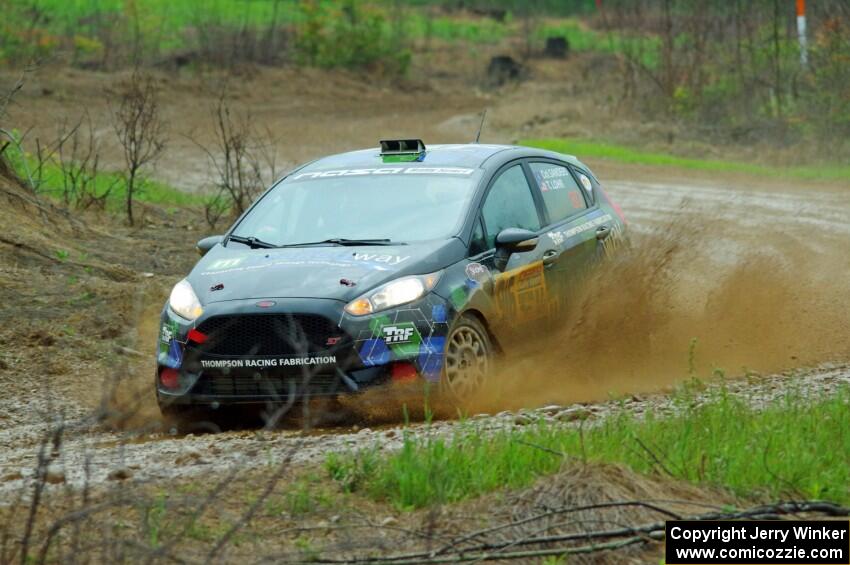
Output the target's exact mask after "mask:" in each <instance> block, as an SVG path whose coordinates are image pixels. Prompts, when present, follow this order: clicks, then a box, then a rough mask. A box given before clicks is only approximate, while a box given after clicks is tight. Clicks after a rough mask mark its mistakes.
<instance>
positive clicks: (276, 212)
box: [233, 167, 481, 246]
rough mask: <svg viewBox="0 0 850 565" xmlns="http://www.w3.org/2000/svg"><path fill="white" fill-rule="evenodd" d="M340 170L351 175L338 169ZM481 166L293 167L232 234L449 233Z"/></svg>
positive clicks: (398, 238) (402, 236)
mask: <svg viewBox="0 0 850 565" xmlns="http://www.w3.org/2000/svg"><path fill="white" fill-rule="evenodd" d="M377 171H383V173H378V174H376V173H377ZM387 171H391V172H390V173H389V174H386V172H387ZM409 171H415V173H411V172H409ZM427 171H433V173H428V172H427ZM331 173H334V174H331ZM345 173H348V174H349V175H352V176H341V175H342V174H345ZM480 174H481V172H480V171H479V170H477V169H456V168H451V169H449V168H430V169H424V168H418V169H414V168H409V169H406V168H401V167H399V168H382V169H356V170H351V171H324V172H310V173H301V174H297V173H296V174H295V175H293V176H291V177H289V178H287V179H285V180H284V181H283V182H281V183H280V184H278V185H277V186H276V187H275V188H274V189H272V190H271V192H269V193H268V194H267V195H266V196H265V198H263V200H262V201H261V202H260V203H259V204H258V205H257V206H255V207H254V209H253V210H251V212H250V213H249V214H248V215H247V216H246V217H245V218H244V219H243V220H242V221H241V222H240V223H239V225H238V226H237V228H236V230H234V232H233V235H234V236H241V237H243V238H247V237H254V238H256V239H259V240H262V241H263V242H267V243H269V244H271V245H278V246H279V245H295V244H299V243H310V242H322V241H325V240H328V239H353V240H363V239H373V240H374V239H388V240H390V241H391V242H393V243H406V242H414V241H426V240H432V239H443V238H448V237H451V236H453V235H454V234H455V233H456V232H457V230H458V229H459V227H460V222H461V221H462V217H463V214H464V212H465V211H466V209H467V206H468V204H469V201H470V199H471V198H472V194H473V192H474V189H475V186H476V184H477V183H478V180H479V178H480ZM320 175H329V176H320Z"/></svg>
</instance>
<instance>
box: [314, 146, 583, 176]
mask: <svg viewBox="0 0 850 565" xmlns="http://www.w3.org/2000/svg"><path fill="white" fill-rule="evenodd" d="M500 153H502V154H504V155H503V156H504V157H508V155H512V156H515V157H517V158H518V157H528V156H533V155H538V156H550V157H554V158H557V159H562V160H566V161H568V162H571V163H575V164H579V165H580V163H579V162H578V160H577V159H576V158H575V157H572V156H570V155H561V154H560V153H553V152H551V151H545V150H542V149H534V148H530V147H521V146H516V145H490V144H484V143H481V144H478V143H468V144H450V145H427V144H426V152H425V157H424V158H423V159H422V160H421V161H412V162H408V163H405V165H406V166H409V167H417V166H422V167H474V168H478V167H481V166H482V165H483V164H484V162H485V161H487V160H488V159H490V158H491V157H493V156H494V155H496V154H500ZM384 164H385V161H384V159H383V158H382V157H381V150H380V149H379V148H378V147H372V148H369V149H360V150H358V151H349V152H348V153H339V154H337V155H329V156H327V157H322V158H321V159H317V160H315V161H313V162H312V163H309V164H307V165H306V166H305V167H303V168H302V169H300V171H301V172H311V171H325V170H329V169H351V168H372V167H377V166H381V165H384Z"/></svg>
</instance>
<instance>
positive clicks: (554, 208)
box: [527, 159, 612, 314]
mask: <svg viewBox="0 0 850 565" xmlns="http://www.w3.org/2000/svg"><path fill="white" fill-rule="evenodd" d="M527 167H528V170H529V172H530V176H531V177H532V179H533V181H534V189H535V190H537V191H539V194H540V199H541V200H542V202H543V205H544V212H545V218H546V222H547V225H546V229H545V233H544V235H542V236H541V237H540V243H539V244H538V247H539V248H540V250H541V252H542V262H543V265H544V272H545V278H546V284H547V287H548V288H549V292H550V295H551V298H552V305H551V307H550V308H551V309H552V310H554V311H555V313H556V314H557V313H560V311H561V309H563V308H564V307H565V306H566V305H567V304H568V302H569V297H570V296H571V290H572V289H573V287H574V286H575V285H576V284H577V283H578V282H579V281H580V280H581V278H582V277H583V276H585V275H586V274H587V272H588V270H589V268H590V267H591V265H592V264H593V263H594V260H595V258H596V257H597V255H598V252H597V250H598V248H599V247H600V246H601V241H602V240H604V239H605V238H607V236H608V235H609V234H610V230H611V224H612V218H611V217H610V215H609V214H607V213H606V212H605V211H604V210H602V209H600V207H599V206H597V205H596V204H595V202H594V201H593V194H592V190H591V189H589V188H587V187H586V186H585V185H584V184H580V182H579V181H578V180H577V178H576V176H575V173H574V171H573V170H572V168H571V167H569V165H567V164H566V163H561V162H558V161H554V160H544V159H539V160H537V159H533V160H529V161H528V163H527Z"/></svg>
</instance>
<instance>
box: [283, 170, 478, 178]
mask: <svg viewBox="0 0 850 565" xmlns="http://www.w3.org/2000/svg"><path fill="white" fill-rule="evenodd" d="M474 172H475V169H468V168H465V167H379V168H376V169H339V170H333V171H313V172H309V173H299V174H297V175H295V176H294V177H292V180H293V181H297V180H316V179H325V178H332V177H357V176H364V175H455V176H462V177H465V176H469V175H471V174H472V173H474Z"/></svg>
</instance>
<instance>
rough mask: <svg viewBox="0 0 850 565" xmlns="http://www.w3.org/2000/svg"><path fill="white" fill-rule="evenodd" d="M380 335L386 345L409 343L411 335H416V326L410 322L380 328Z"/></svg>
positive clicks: (411, 338)
mask: <svg viewBox="0 0 850 565" xmlns="http://www.w3.org/2000/svg"><path fill="white" fill-rule="evenodd" d="M381 333H382V334H383V336H384V341H386V342H387V345H393V344H401V343H410V342H411V341H412V340H413V335H414V334H415V333H416V326H414V325H413V324H412V323H410V322H406V323H404V324H397V325H394V326H384V327H382V328H381Z"/></svg>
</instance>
